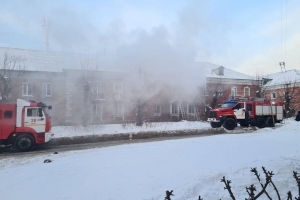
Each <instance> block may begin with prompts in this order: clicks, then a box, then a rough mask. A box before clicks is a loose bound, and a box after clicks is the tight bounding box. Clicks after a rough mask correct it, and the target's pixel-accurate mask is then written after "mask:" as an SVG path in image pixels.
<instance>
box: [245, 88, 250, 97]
mask: <svg viewBox="0 0 300 200" xmlns="http://www.w3.org/2000/svg"><path fill="white" fill-rule="evenodd" d="M246 89H248V90H249V91H248V95H246ZM244 97H250V87H248V86H246V87H244Z"/></svg>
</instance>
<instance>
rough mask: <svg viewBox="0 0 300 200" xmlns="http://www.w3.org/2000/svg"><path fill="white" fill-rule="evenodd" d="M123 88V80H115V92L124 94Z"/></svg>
mask: <svg viewBox="0 0 300 200" xmlns="http://www.w3.org/2000/svg"><path fill="white" fill-rule="evenodd" d="M123 89H124V87H123V83H122V82H114V93H118V94H123Z"/></svg>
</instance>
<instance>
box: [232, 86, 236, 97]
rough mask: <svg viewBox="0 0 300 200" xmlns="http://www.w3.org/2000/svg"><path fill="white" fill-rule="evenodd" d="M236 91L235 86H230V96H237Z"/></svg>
mask: <svg viewBox="0 0 300 200" xmlns="http://www.w3.org/2000/svg"><path fill="white" fill-rule="evenodd" d="M236 93H237V89H236V87H232V88H231V96H232V97H236V96H237V95H236Z"/></svg>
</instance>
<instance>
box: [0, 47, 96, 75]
mask: <svg viewBox="0 0 300 200" xmlns="http://www.w3.org/2000/svg"><path fill="white" fill-rule="evenodd" d="M5 54H7V55H8V56H16V57H18V58H20V59H22V60H23V61H24V62H25V65H26V68H27V69H28V70H33V71H52V72H53V71H54V72H59V71H62V69H68V68H69V69H81V68H83V67H85V66H83V65H85V62H86V63H88V64H89V65H91V62H94V61H95V59H96V58H95V55H94V56H93V55H85V54H79V53H67V52H57V51H43V50H29V49H18V48H10V47H0V61H2V60H3V59H4V55H5Z"/></svg>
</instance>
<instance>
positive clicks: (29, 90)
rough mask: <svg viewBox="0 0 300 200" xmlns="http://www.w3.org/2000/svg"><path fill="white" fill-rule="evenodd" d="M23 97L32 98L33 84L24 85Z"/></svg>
mask: <svg viewBox="0 0 300 200" xmlns="http://www.w3.org/2000/svg"><path fill="white" fill-rule="evenodd" d="M22 96H32V84H31V83H22Z"/></svg>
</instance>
